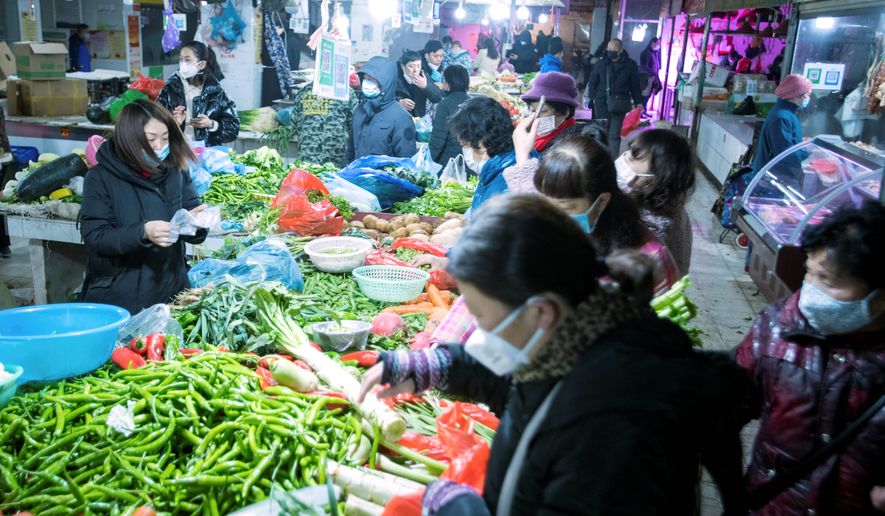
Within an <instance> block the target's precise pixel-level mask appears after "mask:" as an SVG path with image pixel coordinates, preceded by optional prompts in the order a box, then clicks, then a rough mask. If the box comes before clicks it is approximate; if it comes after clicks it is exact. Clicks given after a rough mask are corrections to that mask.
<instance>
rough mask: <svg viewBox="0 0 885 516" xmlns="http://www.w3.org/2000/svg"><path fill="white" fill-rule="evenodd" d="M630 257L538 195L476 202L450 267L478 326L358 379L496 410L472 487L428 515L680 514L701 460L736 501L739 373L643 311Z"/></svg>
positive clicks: (438, 487) (447, 487)
mask: <svg viewBox="0 0 885 516" xmlns="http://www.w3.org/2000/svg"><path fill="white" fill-rule="evenodd" d="M551 256H555V257H556V258H555V266H551V265H553V262H551V258H550V257H551ZM641 258H642V257H635V256H621V257H617V258H613V259H612V260H609V266H606V264H604V263H602V262H601V261H599V260H598V259H597V254H596V251H595V249H594V246H593V245H592V244H591V242H590V241H589V240H588V239H587V238H585V237H584V232H583V230H582V229H581V227H580V226H579V225H578V224H576V223H575V222H574V221H573V220H571V219H570V218H569V217H568V216H567V215H566V214H565V213H563V212H562V211H561V210H558V209H556V208H555V207H553V206H552V205H550V204H549V203H548V202H546V201H545V200H544V199H543V198H541V197H538V196H534V195H532V196H519V195H508V196H503V197H501V198H499V199H495V200H493V201H491V202H490V203H489V204H488V205H487V206H486V207H484V208H483V209H482V210H481V212H480V214H479V216H478V217H477V218H476V220H475V221H474V222H473V223H471V225H470V226H468V227H467V229H466V230H465V231H464V234H463V235H462V236H461V238H460V239H459V241H458V243H457V244H456V245H455V247H454V248H453V249H452V250H451V252H450V259H451V261H450V264H449V271H450V273H451V274H452V275H453V276H454V277H455V278H456V279H457V281H458V285H459V288H460V291H461V293H462V294H463V296H462V297H463V298H464V299H466V302H467V304H468V305H469V306H470V309H471V312H473V313H475V314H476V316H477V319H478V322H479V329H478V330H477V331H476V332H475V333H474V334H473V336H472V337H471V338H470V340H469V341H468V343H467V344H466V345H465V346H460V345H440V346H437V347H435V348H433V349H427V350H422V351H417V352H409V351H397V352H391V353H384V354H382V358H381V363H380V364H378V365H376V366H375V367H373V368H372V369H370V370H369V371H367V372H366V375H365V376H364V378H363V387H362V391H363V392H364V393H365V392H368V391H369V390H371V389H372V388H374V387H375V386H376V385H379V384H387V387H386V388H385V389H383V390H382V392H381V395H382V396H390V395H394V394H397V393H402V392H420V391H424V390H426V389H431V388H436V389H440V390H442V391H444V392H447V393H449V394H453V395H456V396H461V397H466V398H469V399H473V400H477V401H481V402H484V403H486V404H488V405H489V406H490V407H491V409H492V411H494V412H496V413H497V414H498V415H499V416H500V417H501V425H500V427H499V428H498V431H497V433H496V435H495V440H494V442H493V444H492V450H491V455H490V457H489V462H488V469H487V471H486V477H485V486H484V490H483V494H482V495H481V496H480V495H479V494H478V493H477V492H476V491H474V490H473V489H472V488H470V487H467V486H464V485H459V484H454V483H452V482H450V481H446V480H441V481H436V482H434V483H432V484H430V485H429V486H428V488H427V490H426V491H425V493H424V496H423V510H424V514H429V515H440V516H447V515H460V514H471V515H483V514H508V515H510V514H513V515H522V514H553V513H556V514H643V515H655V514H660V515H665V514H666V515H670V514H691V513H692V512H693V509H694V505H695V490H694V486H695V483H696V480H697V475H698V470H699V460H698V457H699V455H703V456H704V458H705V463H706V464H707V465H708V466H709V469H710V470H711V471H714V472H715V473H714V475H715V478H716V479H717V480H719V481H720V483H721V485H722V486H725V487H727V489H723V495H724V496H723V498H724V500H725V501H726V505H727V506H730V505H731V504H732V503H733V500H735V497H734V495H735V494H737V493H739V491H740V474H741V467H740V454H739V453H737V454H733V455H726V454H725V453H723V452H724V451H725V450H729V451H733V450H734V446H735V444H737V443H739V437H738V434H737V429H736V426H734V425H733V417H734V416H733V415H732V414H731V413H730V412H732V409H731V407H734V406H735V405H736V404H737V403H739V400H740V397H741V395H742V393H743V391H742V390H740V389H739V387H740V386H742V381H741V378H740V372H739V370H738V369H737V368H736V367H735V366H734V365H733V364H732V363H730V361H729V359H728V358H727V357H725V356H713V355H704V354H701V353H699V352H695V351H694V350H693V349H692V347H691V344H690V342H689V340H688V339H687V337H686V336H685V334H684V333H683V332H682V331H681V330H680V329H679V328H677V327H676V326H674V325H673V324H671V323H670V322H668V321H664V320H662V319H659V318H657V317H656V316H655V315H654V313H653V312H652V311H651V310H649V309H648V308H647V302H648V300H650V298H651V291H650V288H649V282H648V278H647V273H648V270H647V269H646V268H645V265H644V261H643V260H642V259H641ZM627 270H629V271H631V273H632V274H631V275H630V276H629V277H628V276H627V275H625V274H621V273H619V272H618V271H627ZM603 277H609V278H613V279H616V280H617V282H618V284H619V285H620V288H617V289H616V288H611V284H609V285H608V286H604V284H602V283H601V278H603ZM636 298H642V299H644V303H640V304H637V303H635V299H636ZM643 306H645V308H643ZM717 454H721V455H717Z"/></svg>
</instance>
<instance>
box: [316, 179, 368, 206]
mask: <svg viewBox="0 0 885 516" xmlns="http://www.w3.org/2000/svg"><path fill="white" fill-rule="evenodd" d="M320 179H322V180H323V184H324V185H326V188H328V189H329V193H331V194H333V195H340V196H341V197H344V198H345V199H347V202H349V203H350V204H351V206H353V207H354V208H355V209H356V210H357V211H381V203H380V202H378V197H377V196H376V195H375V194H373V193H372V192H369V191H368V190H364V189H362V188H360V187H358V186H357V185H355V184H353V183H351V182H350V181H347V180H344V179H342V178H341V176H339V175H338V174H333V173H331V172H330V173H327V174H323V175H322V176H321V177H320Z"/></svg>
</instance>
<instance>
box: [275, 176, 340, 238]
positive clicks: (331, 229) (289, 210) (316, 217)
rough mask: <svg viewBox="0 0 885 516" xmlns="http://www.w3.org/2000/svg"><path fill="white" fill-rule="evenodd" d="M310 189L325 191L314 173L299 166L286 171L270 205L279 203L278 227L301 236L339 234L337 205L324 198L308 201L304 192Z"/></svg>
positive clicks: (326, 191)
mask: <svg viewBox="0 0 885 516" xmlns="http://www.w3.org/2000/svg"><path fill="white" fill-rule="evenodd" d="M313 190H318V191H320V192H322V193H323V194H325V195H328V194H329V190H327V189H326V187H325V186H324V185H323V182H322V181H320V180H319V178H318V177H316V176H315V175H313V174H310V173H309V172H306V171H304V170H302V169H300V168H296V169H293V170H292V171H291V172H289V175H288V176H286V179H284V180H283V184H282V186H280V191H279V192H278V193H277V196H276V197H274V200H273V203H272V204H271V206H273V207H274V208H276V207H282V211H281V212H280V219H279V226H280V229H282V230H283V231H289V232H292V233H295V234H297V235H301V236H319V235H340V234H341V230H342V229H344V219H343V218H342V217H341V216H340V215H339V214H338V208H336V207H334V206H332V203H331V202H329V200H328V199H323V200H322V201H320V202H315V203H311V202H310V201H309V200H308V198H307V193H308V192H310V191H313Z"/></svg>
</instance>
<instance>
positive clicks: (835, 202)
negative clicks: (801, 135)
mask: <svg viewBox="0 0 885 516" xmlns="http://www.w3.org/2000/svg"><path fill="white" fill-rule="evenodd" d="M883 167H885V153H883V152H882V151H880V150H878V149H875V148H872V147H870V146H863V148H862V147H861V146H858V145H856V144H851V143H846V142H843V141H842V139H841V138H839V137H838V136H819V137H817V138H814V139H812V140H808V141H804V142H802V143H799V144H797V145H795V146H793V147H791V148H789V149H787V150H786V151H784V152H783V153H781V154H780V155H778V156H777V157H775V158H774V159H772V160H771V161H770V162H769V163H768V164H767V165H766V166H765V167H763V168H762V170H760V171H759V172H758V173H757V174H756V175H755V177H754V178H753V180H752V181H751V182H750V184H749V185H748V186H747V189H746V192H745V193H744V195H743V196H742V197H741V198H740V199H736V203H737V205H736V209H735V211H734V212H733V217H734V221H735V224H736V225H737V226H738V228H739V229H740V230H741V231H743V232H744V234H746V235H747V236H748V237H749V239H750V242H752V253H751V258H750V267H749V273H750V277H751V278H753V281H754V282H755V283H756V286H757V287H759V290H760V292H762V294H763V295H764V296H765V297H766V298H767V299H768V300H769V301H772V300H774V299H777V298H780V297H783V296H785V295H788V294H789V293H791V292H793V291H795V290H797V289H798V288H799V287H800V286H801V285H802V277H803V275H804V261H805V254H804V253H803V252H802V249H801V237H802V232H803V231H805V228H807V227H808V226H809V225H814V224H818V223H820V222H821V221H822V220H823V219H824V218H825V217H826V216H827V215H829V214H831V213H832V212H833V211H835V210H836V209H838V208H839V207H841V206H845V205H848V204H852V205H855V206H860V205H861V204H863V203H864V202H867V201H872V202H880V196H881V192H880V189H881V187H882V173H883Z"/></svg>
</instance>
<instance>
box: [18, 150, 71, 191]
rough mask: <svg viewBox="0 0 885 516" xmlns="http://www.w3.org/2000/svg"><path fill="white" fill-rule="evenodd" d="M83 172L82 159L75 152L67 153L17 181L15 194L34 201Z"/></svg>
mask: <svg viewBox="0 0 885 516" xmlns="http://www.w3.org/2000/svg"><path fill="white" fill-rule="evenodd" d="M85 174H86V163H84V162H83V159H82V158H80V156H77V155H76V154H68V155H67V156H62V157H61V158H58V159H57V160H55V161H50V162H49V163H47V164H45V165H42V166H40V167H38V168H36V169H35V170H34V171H33V172H31V173H30V174H28V175H27V177H25V178H24V179H22V180H21V182H19V184H18V188H16V190H15V196H16V197H18V198H19V200H22V201H25V202H30V201H34V200H37V199H39V198H40V197H43V196H44V195H49V194H51V193H52V192H54V191H55V190H58V189H59V188H61V187H63V186H65V185H66V184H68V181H70V180H71V178H73V177H74V176H82V175H85Z"/></svg>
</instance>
